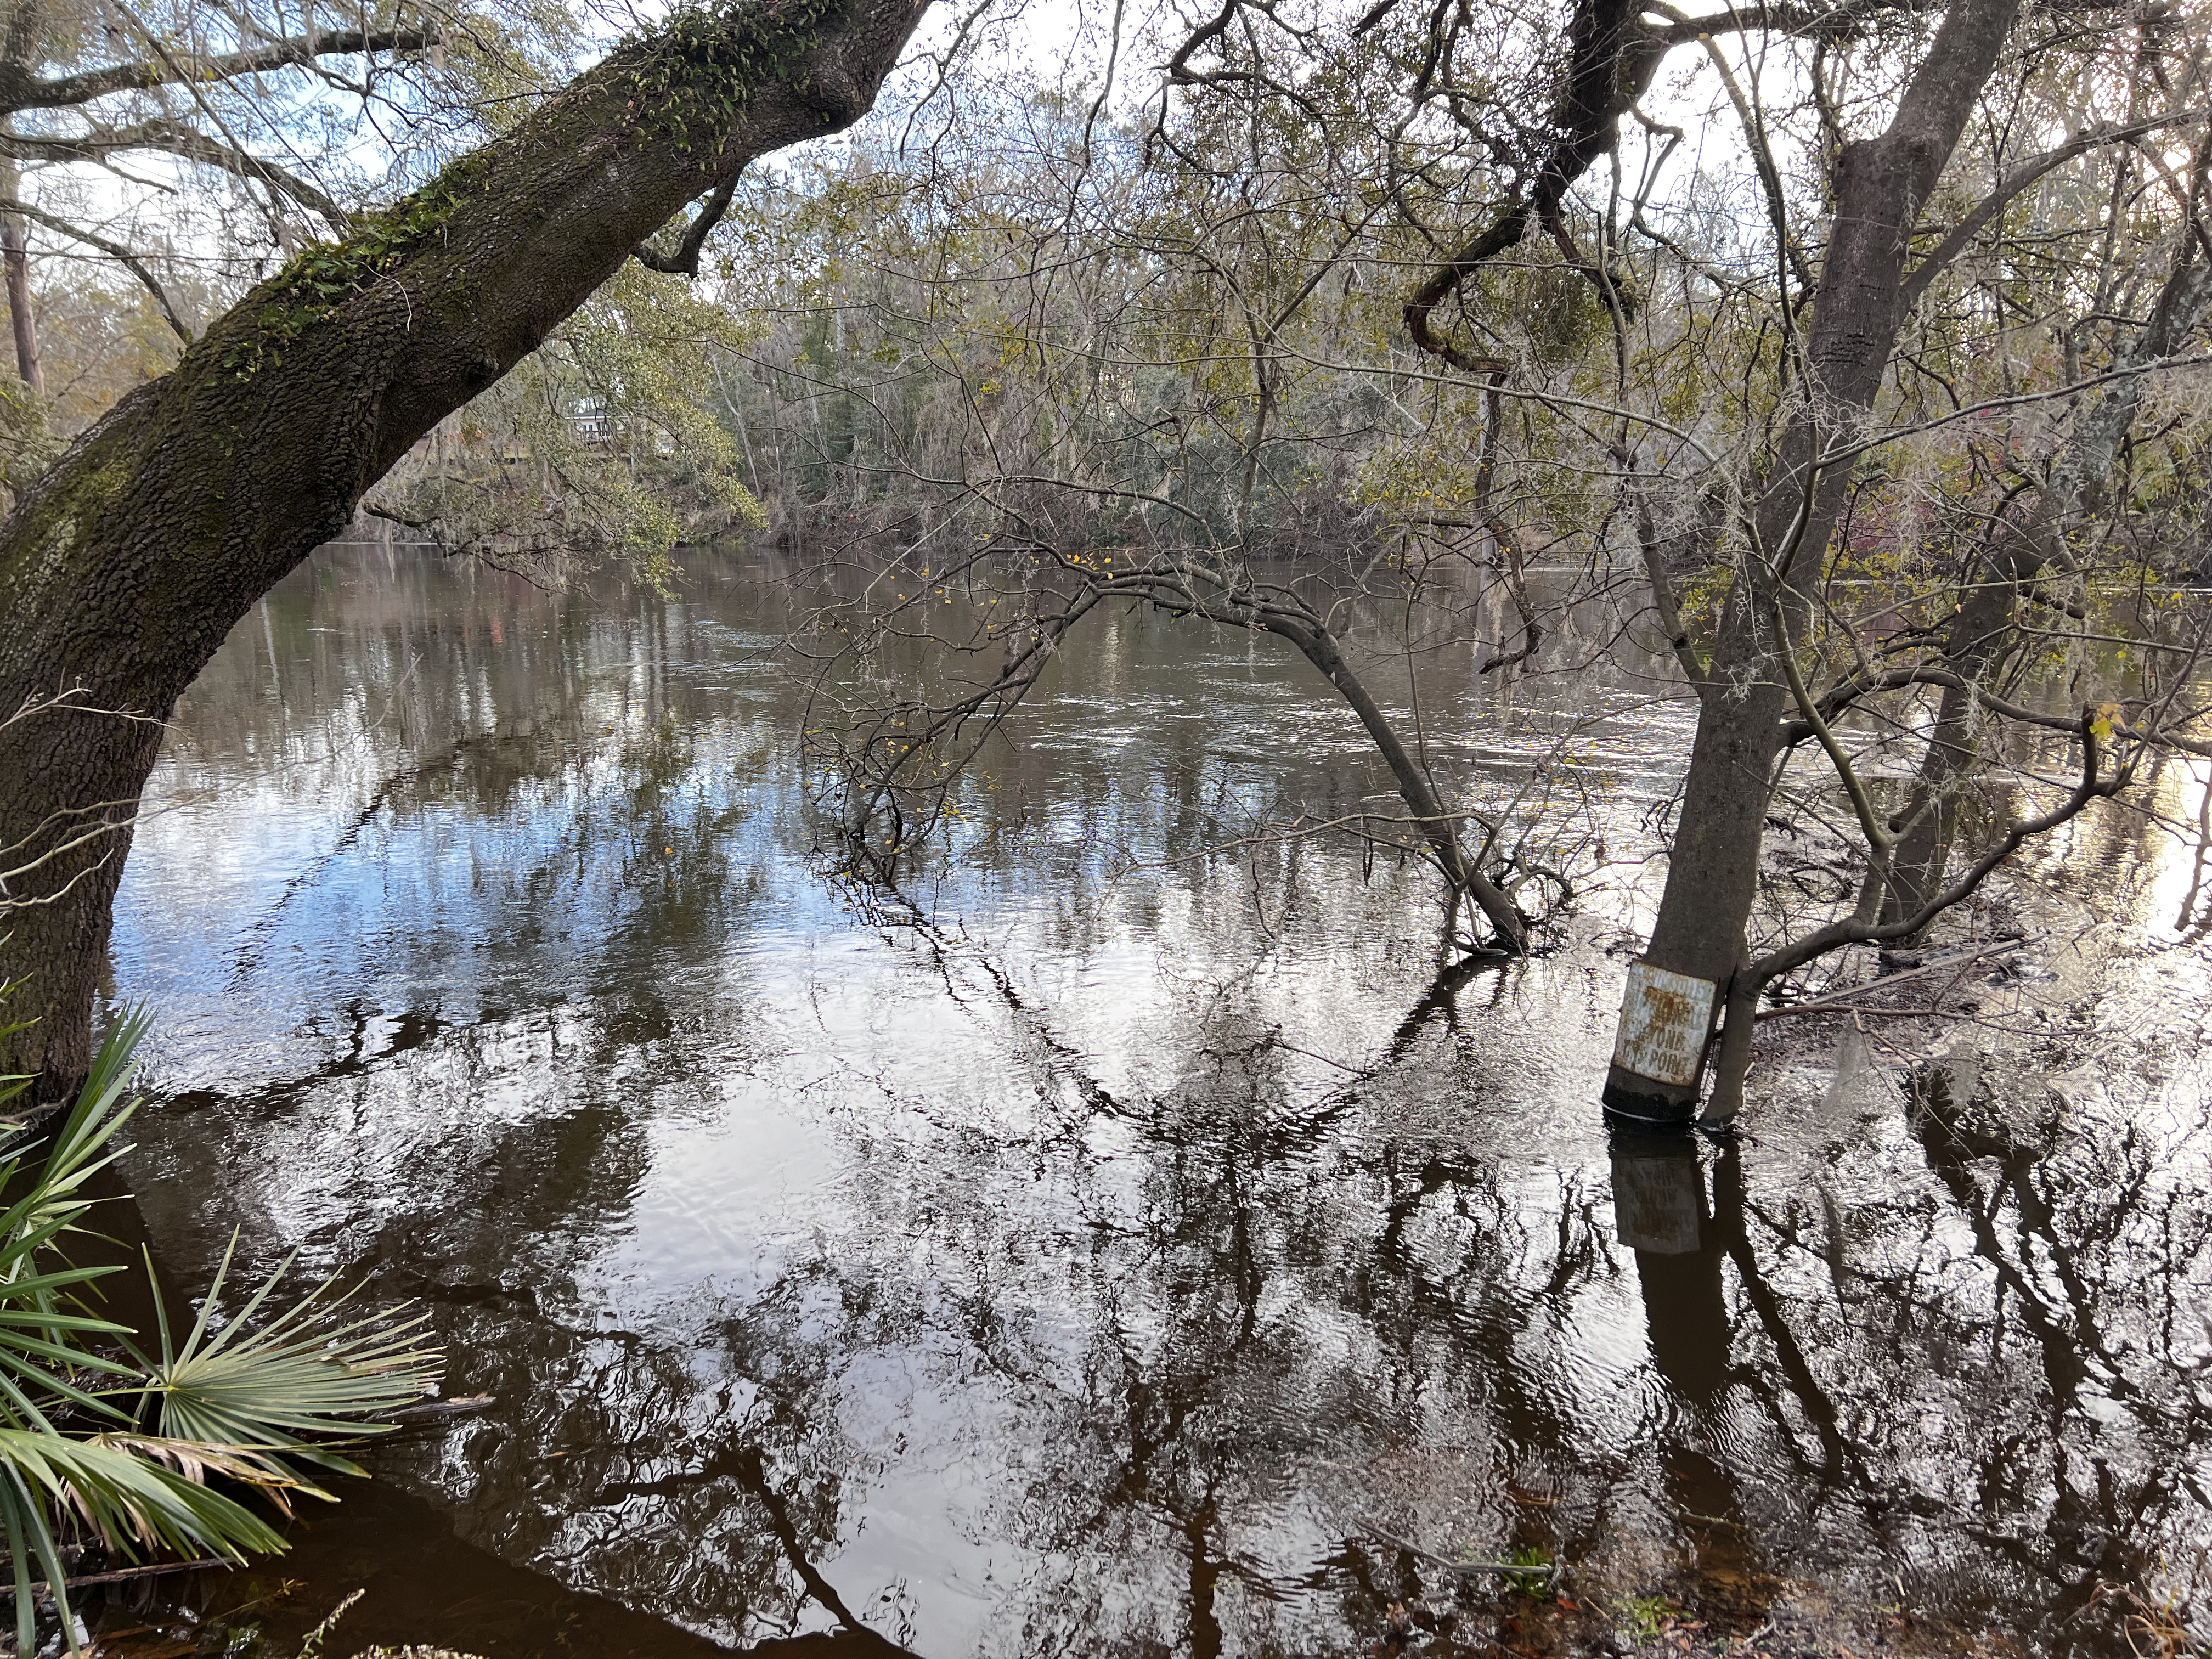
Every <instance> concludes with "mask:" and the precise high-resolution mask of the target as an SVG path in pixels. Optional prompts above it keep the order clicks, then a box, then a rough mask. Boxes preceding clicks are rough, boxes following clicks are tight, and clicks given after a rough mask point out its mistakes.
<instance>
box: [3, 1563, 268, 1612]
mask: <svg viewBox="0 0 2212 1659" xmlns="http://www.w3.org/2000/svg"><path fill="white" fill-rule="evenodd" d="M232 1565H235V1564H234V1563H233V1562H229V1561H225V1560H222V1559H220V1558H219V1557H216V1556H212V1555H211V1556H209V1557H208V1558H207V1559H204V1560H201V1561H157V1562H155V1564H154V1565H151V1566H147V1567H118V1568H117V1569H116V1570H115V1571H113V1572H88V1573H85V1574H84V1575H82V1577H76V1578H64V1579H63V1580H62V1588H63V1589H76V1588H77V1587H78V1586H79V1585H80V1584H120V1583H124V1582H125V1580H127V1579H131V1578H151V1577H154V1576H155V1574H157V1573H164V1572H197V1571H200V1570H201V1569H202V1568H203V1567H228V1566H232ZM51 1589H53V1586H52V1584H51V1583H47V1582H46V1580H45V1579H43V1578H42V1579H40V1581H39V1582H38V1583H35V1584H33V1585H32V1586H31V1594H32V1595H46V1593H47V1592H48V1591H50V1590H51ZM0 1595H4V1596H7V1597H8V1598H9V1599H10V1600H11V1601H12V1600H13V1599H14V1598H15V1585H13V1584H11V1583H6V1582H4V1581H0Z"/></svg>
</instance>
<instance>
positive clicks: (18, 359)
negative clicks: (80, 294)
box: [0, 162, 46, 712]
mask: <svg viewBox="0 0 2212 1659" xmlns="http://www.w3.org/2000/svg"><path fill="white" fill-rule="evenodd" d="M20 187H21V180H20V179H18V178H17V176H16V173H15V166H14V164H13V163H10V162H0V197H4V198H5V199H7V200H9V201H10V202H12V201H14V200H15V191H17V190H18V189H19V188H20ZM0 256H4V258H5V259H6V261H7V265H8V320H9V323H10V324H11V325H14V328H15V372H16V373H17V374H21V376H22V377H23V384H24V385H25V386H28V387H30V388H31V390H32V391H33V392H38V393H41V394H43V393H44V392H45V391H46V374H45V372H44V371H43V370H41V369H40V367H39V323H38V317H37V315H36V313H33V311H32V309H31V253H30V247H29V244H28V241H27V239H26V237H25V235H24V232H23V221H22V217H21V215H18V214H14V213H0ZM10 712H12V711H10Z"/></svg>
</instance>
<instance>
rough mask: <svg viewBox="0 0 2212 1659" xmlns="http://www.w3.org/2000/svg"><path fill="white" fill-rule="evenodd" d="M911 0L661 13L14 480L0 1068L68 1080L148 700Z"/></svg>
mask: <svg viewBox="0 0 2212 1659" xmlns="http://www.w3.org/2000/svg"><path fill="white" fill-rule="evenodd" d="M926 5H927V0H781V3H777V0H767V3H753V4H749V5H744V6H736V5H726V4H725V5H706V6H687V7H684V8H682V9H678V11H676V12H675V13H673V14H672V15H671V16H670V17H669V18H668V19H667V20H666V21H665V23H663V24H662V25H661V26H660V27H659V28H657V29H654V30H653V31H651V32H650V33H646V34H644V35H642V36H641V37H640V38H637V39H635V40H632V41H630V42H628V43H626V44H625V45H623V46H621V47H619V48H617V50H616V51H615V52H612V53H611V54H610V55H609V57H608V58H606V59H605V61H603V62H602V63H601V64H599V66H598V67H597V68H595V69H593V70H591V71H590V72H589V73H587V74H586V75H584V76H580V78H579V79H578V80H576V81H575V82H574V83H572V84H571V85H570V86H569V87H568V88H566V89H564V90H563V91H562V93H561V94H559V95H558V96H557V97H556V98H555V99H553V100H550V102H548V103H547V104H545V105H544V106H542V107H540V108H539V109H538V110H537V111H535V112H533V113H532V114H531V115H530V116H529V117H527V118H526V119H525V120H524V121H522V122H521V123H520V125H518V126H517V127H515V128H514V129H513V131H510V132H508V133H507V134H506V135H504V136H502V137H500V138H498V139H496V140H495V141H494V142H492V143H489V144H487V145H485V146H484V147H483V149H479V150H477V151H476V152H474V153H473V154H471V155H468V156H466V157H464V158H463V159H462V160H460V161H457V162H456V163H454V164H453V166H452V167H448V168H447V169H446V170H445V172H444V173H441V175H440V176H439V177H438V178H437V179H435V181H434V182H432V183H431V184H430V185H428V186H427V187H426V188H424V189H423V190H422V191H419V192H417V193H416V195H414V196H412V197H409V198H408V199H407V200H405V201H404V202H402V203H400V204H398V206H396V207H395V208H393V209H392V210H389V211H388V212H386V213H383V214H380V215H378V216H374V217H372V218H368V219H364V220H362V221H360V222H356V225H355V227H354V228H353V230H352V231H351V232H350V234H349V235H348V236H347V237H346V239H345V240H343V241H342V242H339V243H337V244H335V245H331V246H322V247H318V248H314V249H311V250H309V251H308V252H306V253H303V254H302V255H301V257H300V258H296V259H295V260H294V261H293V262H292V263H291V264H289V265H288V266H286V268H285V269H284V270H283V271H281V272H279V273H278V274H277V275H276V276H274V277H272V278H270V280H269V281H267V282H265V283H262V284H261V285H260V286H259V287H258V288H257V289H254V290H253V291H252V293H251V294H249V295H246V298H245V299H244V300H242V301H240V303H239V304H238V305H237V306H236V307H234V308H233V309H232V310H231V311H230V312H229V313H228V314H226V315H225V316H224V317H222V319H219V320H218V321H217V322H216V324H215V325H213V326H212V327H211V328H210V329H209V330H208V331H207V333H206V334H205V335H204V336H203V337H201V338H200V339H199V340H198V341H197V343H194V344H193V345H192V347H191V349H189V350H188V351H187V352H186V353H185V356H184V358H183V360H182V361H181V362H179V364H178V366H177V368H176V369H175V370H174V371H173V373H171V374H168V375H167V376H166V377H164V378H163V379H161V380H156V381H154V382H151V383H150V384H149V385H147V386H143V387H142V388H140V389H139V390H137V391H136V392H133V393H131V395H130V396H129V397H128V398H125V399H124V400H123V401H122V402H121V403H120V404H118V405H117V406H116V408H115V409H114V410H112V412H111V413H110V414H109V415H108V416H106V418H104V419H103V420H101V421H100V422H99V424H98V425H96V426H95V427H94V428H92V429H91V430H89V431H88V432H87V433H86V434H85V435H83V436H82V438H80V439H79V440H78V441H76V444H75V445H73V446H72V447H71V448H70V450H69V452H68V453H66V454H65V455H64V457H63V458H62V459H61V460H60V461H58V463H57V464H56V465H54V466H53V467H52V469H51V470H50V471H48V472H47V474H46V476H45V477H43V478H42V479H40V482H39V483H37V484H35V485H33V487H32V488H31V489H28V490H27V491H26V492H25V494H24V496H23V498H22V500H21V501H20V502H19V503H18V504H17V506H16V507H15V511H14V512H13V513H11V514H10V515H9V518H8V519H7V520H6V521H5V523H4V524H0V617H6V619H7V623H6V627H5V629H4V632H0V721H7V723H6V724H4V725H0V851H4V854H5V855H4V856H0V871H14V872H18V873H16V874H15V875H14V876H13V877H11V878H9V888H8V892H7V894H6V896H7V898H8V899H9V900H10V901H13V905H12V907H11V910H10V913H9V914H8V915H6V916H5V917H4V919H0V928H4V929H5V930H6V931H7V932H8V933H9V938H8V939H7V941H6V942H5V943H4V945H0V981H6V980H10V979H15V978H18V977H21V978H22V979H24V980H25V981H26V982H25V984H24V985H23V986H22V987H21V988H20V989H19V990H18V991H17V993H16V994H15V997H14V998H13V999H12V1000H11V1001H10V1003H9V1006H8V1008H7V1010H6V1012H7V1013H8V1015H9V1017H10V1018H17V1019H20V1018H27V1017H33V1018H34V1023H33V1024H31V1025H30V1026H29V1027H28V1029H27V1030H21V1031H19V1032H17V1033H16V1034H15V1035H14V1036H11V1037H7V1038H0V1072H11V1071H12V1072H28V1073H35V1074H37V1075H38V1077H39V1079H40V1082H39V1085H37V1088H36V1091H35V1094H34V1098H35V1099H38V1100H41V1101H51V1100H54V1099H58V1098H61V1097H65V1096H66V1095H67V1094H68V1093H70V1091H73V1090H74V1088H75V1086H76V1080H77V1079H80V1078H81V1077H82V1074H83V1073H84V1069H85V1066H86V1065H87V1063H88V1059H89V1054H90V1030H89V1026H90V1011H91V1003H92V996H93V991H94V982H95V977H96V975H97V973H98V971H99V969H100V963H101V960H102V957H103V956H104V953H105V950H106V940H107V935H108V928H109V921H110V913H111V910H112V902H113V898H114V895H115V890H116V884H117V882H118V879H119V878H120V876H121V874H122V869H123V862H124V857H125V851H126V849H127V848H128V846H129V842H130V833H131V832H130V824H131V817H132V814H133V813H134V811H135V810H136V808H137V801H138V798H139V793H140V791H141V789H142V787H143V785H144V783H145V781H146V778H147V776H148V774H149V771H150V770H151V769H152V767H153V763H154V759H155V753H156V751H157V750H158V747H159V744H160V740H161V726H160V725H159V724H158V722H160V721H161V720H166V719H167V716H168V714H169V713H170V711H171V710H172V708H173V707H174V705H175V703H176V700H177V698H178V696H179V694H180V693H181V692H182V691H183V690H185V687H186V686H187V685H189V684H191V681H192V679H193V678H194V676H196V675H197V673H198V672H199V671H200V669H201V667H202V666H203V665H204V664H205V663H206V662H207V660H208V659H209V657H210V655H211V654H212V653H214V651H215V649H216V647H217V646H218V645H220V644H221V643H222V640H223V637H224V635H226V634H228V632H229V630H230V628H231V626H232V624H233V623H235V622H236V621H237V620H238V619H239V617H241V616H242V615H244V614H245V612H246V610H247V608H248V607H249V606H250V605H252V603H253V602H254V601H255V600H256V599H258V598H259V596H260V595H261V594H263V593H264V592H266V591H267V590H268V589H269V588H270V586H272V585H273V584H274V583H275V582H276V580H278V579H279V578H281V577H282V576H283V575H284V574H285V573H286V572H288V571H289V570H291V569H292V568H294V567H295V566H296V565H297V564H298V563H299V562H301V560H302V559H303V558H305V557H306V556H307V553H308V552H309V551H310V550H313V548H314V547H315V546H317V545H318V544H319V543H321V542H324V541H326V540H328V539H329V538H331V536H333V535H335V534H337V532H339V531H340V530H342V529H343V527H344V526H345V525H346V524H347V522H348V521H349V520H350V518H351V517H352V514H353V512H354V509H355V507H356V503H358V502H359V501H360V500H361V498H362V495H363V493H364V492H365V491H367V490H368V489H369V487H370V486H371V485H373V484H374V483H375V482H376V480H377V479H378V478H379V477H381V476H382V475H383V474H384V472H385V471H386V470H387V469H388V468H390V467H391V466H392V464H393V463H394V462H395V461H397V460H398V459H399V458H400V457H401V456H402V455H404V453H406V452H407V450H408V449H409V447H411V446H412V445H413V444H414V443H415V441H416V440H417V439H418V438H420V437H421V436H422V435H423V434H424V433H426V432H428V430H429V428H431V427H432V426H433V425H434V424H435V422H437V421H438V420H439V419H440V418H441V417H442V416H445V415H447V414H448V413H450V412H451V411H452V410H454V409H457V408H459V406H460V405H461V404H465V403H466V402H467V401H468V400H469V399H470V398H472V397H474V396H475V395H476V394H477V393H478V392H482V391H483V390H484V389H485V388H486V387H487V386H490V385H491V384H492V383H493V382H494V381H495V380H497V379H498V378H499V377H500V376H501V374H505V373H506V372H507V369H508V368H511V367H512V366H513V364H514V363H515V362H517V361H518V360H520V358H521V357H522V356H524V355H525V354H526V353H527V352H528V351H530V350H531V349H532V348H533V347H534V346H536V345H537V344H538V343H539V342H540V341H542V340H543V339H544V337H546V335H547V334H548V333H549V332H550V331H551V330H552V329H553V327H554V326H555V325H556V324H558V323H559V322H560V321H561V320H562V319H563V318H565V317H567V316H568V314H569V313H571V312H573V311H574V310H575V309H576V307H578V306H580V305H581V304H582V303H583V301H585V300H586V298H588V297H589V295H591V294H592V290H593V289H596V288H598V287H599V284H600V283H604V282H605V280H606V279H607V278H608V277H609V276H611V275H612V274H613V273H614V271H615V270H617V268H618V267H619V266H620V265H621V264H622V263H623V261H624V260H625V259H627V258H629V257H630V255H631V252H633V250H635V248H637V247H638V246H639V245H640V244H641V243H642V242H643V241H644V240H646V239H647V237H649V236H651V235H652V234H653V233H654V232H655V231H656V230H658V229H659V228H661V227H662V226H663V225H664V224H665V223H666V222H668V220H669V219H670V218H671V216H673V215H675V214H676V213H677V212H678V210H680V209H682V208H683V206H684V204H685V203H687V202H689V201H690V200H692V199H693V198H694V197H697V196H699V195H700V194H701V193H702V191H708V190H709V189H711V188H713V187H714V185H716V184H717V183H718V182H719V181H721V180H724V179H729V178H732V177H733V176H734V175H735V173H737V171H738V169H739V168H740V167H743V166H744V164H745V163H746V162H747V161H750V160H751V159H753V158H754V157H756V156H758V155H764V154H766V153H768V152H769V151H771V150H775V149H781V148H782V147H784V146H786V145H789V144H793V143H799V142H800V141H802V140H805V139H808V138H813V137H820V136H822V135H823V134H826V133H829V132H833V131H837V130H839V129H840V128H842V127H844V126H846V125H849V124H850V123H851V122H852V121H854V119H856V118H858V117H859V116H860V115H861V114H862V113H863V112H866V109H867V108H868V106H870V105H871V104H872V102H873V100H874V98H875V95H876V92H877V90H878V88H879V86H880V85H881V83H882V81H883V78H884V76H885V75H886V74H887V73H888V72H889V70H890V67H891V65H892V64H893V63H894V61H895V60H896V57H897V54H898V52H899V51H900V49H901V47H902V46H903V45H904V43H905V41H906V40H907V38H908V35H909V34H910V33H912V31H913V28H914V27H915V23H916V22H917V21H919V19H920V16H921V12H922V10H923V9H924V8H925V7H926ZM57 696H60V697H62V698H63V702H62V703H61V705H60V706H58V707H52V708H46V709H45V710H44V712H41V713H39V714H35V715H33V716H32V717H29V718H25V719H21V720H8V717H9V716H10V715H13V714H15V713H16V712H17V711H19V710H21V709H22V708H26V707H28V706H33V705H39V704H41V703H46V702H51V700H52V699H55V698H56V697H57ZM88 830H91V831H95V832H99V833H94V834H91V835H89V836H88V835H87V834H86V832H87V831H88ZM72 842H74V843H76V844H75V845H73V846H72V845H70V843H72Z"/></svg>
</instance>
